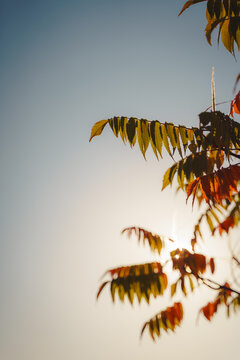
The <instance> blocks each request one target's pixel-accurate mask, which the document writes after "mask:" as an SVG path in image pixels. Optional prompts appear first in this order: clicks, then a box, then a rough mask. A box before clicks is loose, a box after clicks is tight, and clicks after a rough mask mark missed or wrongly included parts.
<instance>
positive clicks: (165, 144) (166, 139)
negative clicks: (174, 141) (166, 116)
mask: <svg viewBox="0 0 240 360" xmlns="http://www.w3.org/2000/svg"><path fill="white" fill-rule="evenodd" d="M161 131H162V139H163V143H164V146H165V149H166V150H167V152H168V153H169V155H170V156H171V157H172V153H171V150H170V147H169V143H168V136H167V131H166V126H165V125H164V124H162V125H161Z"/></svg>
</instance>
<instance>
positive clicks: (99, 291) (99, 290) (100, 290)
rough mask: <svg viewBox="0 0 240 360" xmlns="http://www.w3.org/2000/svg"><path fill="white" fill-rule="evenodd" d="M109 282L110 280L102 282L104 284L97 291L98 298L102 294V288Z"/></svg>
mask: <svg viewBox="0 0 240 360" xmlns="http://www.w3.org/2000/svg"><path fill="white" fill-rule="evenodd" d="M108 283H109V281H105V282H104V283H102V285H101V286H100V288H99V289H98V292H97V299H98V298H99V295H100V294H101V292H102V290H103V289H104V288H105V286H106V285H107V284H108Z"/></svg>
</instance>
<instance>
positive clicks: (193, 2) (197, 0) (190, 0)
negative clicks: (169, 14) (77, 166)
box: [178, 0, 206, 16]
mask: <svg viewBox="0 0 240 360" xmlns="http://www.w3.org/2000/svg"><path fill="white" fill-rule="evenodd" d="M203 1H206V0H189V1H186V2H185V4H184V5H183V8H182V10H181V11H180V13H179V14H178V16H180V15H181V14H182V13H183V12H184V11H185V10H186V9H188V8H189V7H190V6H192V5H194V4H197V3H200V2H203Z"/></svg>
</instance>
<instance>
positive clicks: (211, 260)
mask: <svg viewBox="0 0 240 360" xmlns="http://www.w3.org/2000/svg"><path fill="white" fill-rule="evenodd" d="M209 266H210V268H211V272H212V274H214V272H215V262H214V259H213V258H211V259H210V261H209Z"/></svg>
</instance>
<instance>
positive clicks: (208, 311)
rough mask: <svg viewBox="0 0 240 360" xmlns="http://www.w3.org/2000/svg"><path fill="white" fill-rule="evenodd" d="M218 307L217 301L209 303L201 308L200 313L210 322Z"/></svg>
mask: <svg viewBox="0 0 240 360" xmlns="http://www.w3.org/2000/svg"><path fill="white" fill-rule="evenodd" d="M218 305H219V300H218V299H217V300H216V301H214V302H209V303H208V304H207V305H206V306H204V307H202V308H201V309H200V311H201V312H202V313H203V315H204V316H205V318H206V319H207V320H208V321H210V320H211V319H212V317H213V315H214V314H215V313H216V312H217V309H218Z"/></svg>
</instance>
